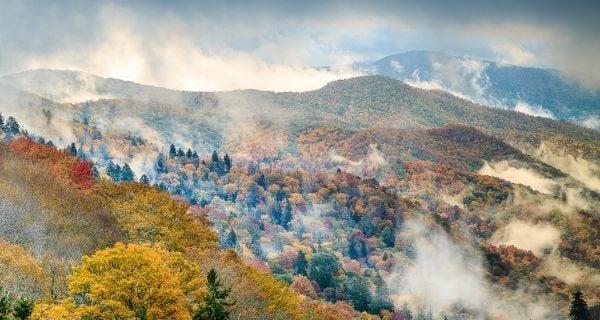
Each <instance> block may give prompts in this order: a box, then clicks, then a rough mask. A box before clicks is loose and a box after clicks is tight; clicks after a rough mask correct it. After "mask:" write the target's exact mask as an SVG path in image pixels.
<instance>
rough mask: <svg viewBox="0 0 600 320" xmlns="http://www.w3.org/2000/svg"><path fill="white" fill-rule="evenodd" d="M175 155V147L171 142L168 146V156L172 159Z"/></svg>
mask: <svg viewBox="0 0 600 320" xmlns="http://www.w3.org/2000/svg"><path fill="white" fill-rule="evenodd" d="M176 155H177V149H175V145H174V144H171V146H170V147H169V158H171V159H173V158H175V156H176Z"/></svg>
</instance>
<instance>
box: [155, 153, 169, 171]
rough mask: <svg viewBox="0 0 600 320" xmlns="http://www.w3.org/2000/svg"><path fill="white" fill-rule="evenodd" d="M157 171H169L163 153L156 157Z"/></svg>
mask: <svg viewBox="0 0 600 320" xmlns="http://www.w3.org/2000/svg"><path fill="white" fill-rule="evenodd" d="M156 171H157V172H159V173H163V172H167V168H166V166H165V159H164V158H163V155H162V154H159V155H158V157H157V158H156Z"/></svg>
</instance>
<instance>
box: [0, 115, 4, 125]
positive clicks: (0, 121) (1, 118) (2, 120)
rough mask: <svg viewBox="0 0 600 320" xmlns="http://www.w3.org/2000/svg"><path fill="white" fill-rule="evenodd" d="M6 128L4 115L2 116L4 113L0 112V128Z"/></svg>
mask: <svg viewBox="0 0 600 320" xmlns="http://www.w3.org/2000/svg"><path fill="white" fill-rule="evenodd" d="M2 128H4V117H3V116H2V113H0V129H2Z"/></svg>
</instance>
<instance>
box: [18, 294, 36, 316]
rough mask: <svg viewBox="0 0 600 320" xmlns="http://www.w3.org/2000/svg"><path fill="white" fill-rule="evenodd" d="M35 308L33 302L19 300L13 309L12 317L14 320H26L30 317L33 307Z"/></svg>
mask: <svg viewBox="0 0 600 320" xmlns="http://www.w3.org/2000/svg"><path fill="white" fill-rule="evenodd" d="M34 306H35V304H34V302H33V300H29V299H25V298H21V299H19V300H18V301H17V303H16V304H15V307H14V311H13V315H14V316H15V319H16V320H26V319H29V317H31V314H32V313H33V307H34Z"/></svg>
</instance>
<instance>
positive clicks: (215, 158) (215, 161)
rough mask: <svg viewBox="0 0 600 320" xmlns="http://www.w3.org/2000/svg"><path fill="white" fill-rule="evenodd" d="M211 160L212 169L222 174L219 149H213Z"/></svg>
mask: <svg viewBox="0 0 600 320" xmlns="http://www.w3.org/2000/svg"><path fill="white" fill-rule="evenodd" d="M210 161H211V162H210V171H213V172H216V173H217V174H221V160H220V159H219V155H218V154H217V151H213V153H212V156H211V157H210Z"/></svg>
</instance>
